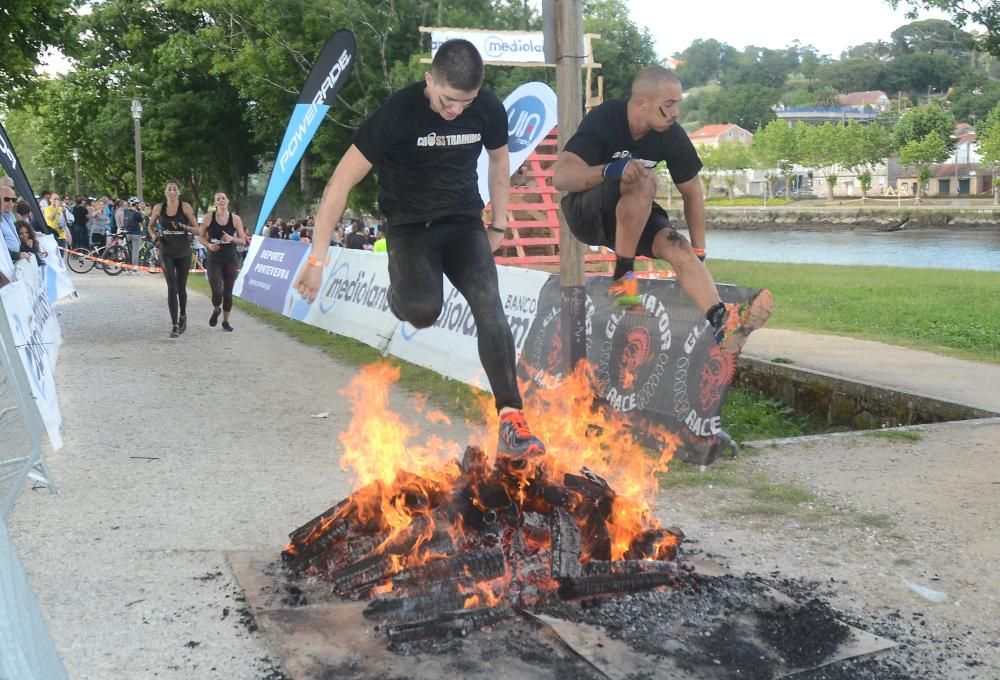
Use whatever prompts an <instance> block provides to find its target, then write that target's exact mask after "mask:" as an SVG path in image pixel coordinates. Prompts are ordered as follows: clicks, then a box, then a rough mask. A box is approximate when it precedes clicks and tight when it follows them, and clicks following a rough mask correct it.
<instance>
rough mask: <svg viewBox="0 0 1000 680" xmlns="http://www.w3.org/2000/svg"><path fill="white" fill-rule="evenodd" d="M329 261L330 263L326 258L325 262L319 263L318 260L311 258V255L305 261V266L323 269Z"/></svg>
mask: <svg viewBox="0 0 1000 680" xmlns="http://www.w3.org/2000/svg"><path fill="white" fill-rule="evenodd" d="M329 261H330V258H326V259H325V260H323V261H322V262H321V261H320V260H317V259H316V258H315V257H313V256H312V255H310V256H309V259H307V260H306V264H307V265H309V266H310V267H325V266H326V263H327V262H329Z"/></svg>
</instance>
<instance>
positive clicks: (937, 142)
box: [899, 130, 950, 201]
mask: <svg viewBox="0 0 1000 680" xmlns="http://www.w3.org/2000/svg"><path fill="white" fill-rule="evenodd" d="M949 153H950V151H949V149H948V144H947V142H946V141H945V137H943V136H942V135H941V134H940V133H939V132H938V131H937V130H932V131H931V132H929V133H928V134H927V135H925V136H924V137H922V138H919V139H911V140H909V141H908V142H906V143H905V144H904V145H903V146H902V148H900V150H899V161H900V162H901V163H903V164H904V165H915V166H917V181H918V182H919V183H920V190H919V192H918V193H917V200H918V201H919V199H920V197H921V196H922V195H923V192H924V185H925V184H927V182H928V181H930V178H931V170H930V166H931V164H933V163H940V162H942V161H944V160H945V159H946V158H948V154H949Z"/></svg>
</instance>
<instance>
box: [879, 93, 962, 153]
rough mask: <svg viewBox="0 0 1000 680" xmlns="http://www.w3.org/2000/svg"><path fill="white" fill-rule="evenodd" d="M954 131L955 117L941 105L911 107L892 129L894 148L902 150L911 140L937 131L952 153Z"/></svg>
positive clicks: (948, 150) (917, 139)
mask: <svg viewBox="0 0 1000 680" xmlns="http://www.w3.org/2000/svg"><path fill="white" fill-rule="evenodd" d="M954 131H955V118H954V117H953V116H952V115H951V114H950V113H948V112H947V111H945V110H944V109H942V108H941V107H940V106H937V105H931V106H924V107H921V108H919V109H911V110H909V111H907V112H906V113H904V114H903V115H902V116H901V117H900V119H899V122H898V123H896V126H895V127H894V128H893V130H892V148H894V149H896V150H899V151H901V150H902V149H903V147H904V146H906V144H908V143H909V142H919V141H922V140H923V139H924V138H925V137H927V136H928V135H929V134H930V133H931V132H937V134H938V136H939V137H940V138H941V139H942V140H944V143H945V150H946V151H947V152H948V153H951V151H952V150H953V149H954V148H955V142H954V140H952V134H953V133H954ZM948 153H946V154H945V155H944V158H947V157H948ZM942 160H943V158H942ZM905 162H906V161H904V163H905ZM928 162H932V163H933V162H936V161H928Z"/></svg>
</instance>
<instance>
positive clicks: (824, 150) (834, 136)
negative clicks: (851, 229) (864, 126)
mask: <svg viewBox="0 0 1000 680" xmlns="http://www.w3.org/2000/svg"><path fill="white" fill-rule="evenodd" d="M842 129H843V128H842V126H840V125H834V124H833V123H823V124H822V125H808V126H804V127H803V128H802V129H801V131H800V134H801V135H802V136H801V138H800V139H799V145H798V148H799V155H800V158H801V159H802V163H803V164H804V165H811V166H812V167H814V168H816V169H817V170H826V171H827V172H826V181H827V184H828V186H829V191H830V198H831V199H832V198H833V189H834V187H835V186H836V185H837V175H836V173H834V172H833V168H834V166H836V165H837V164H839V163H840V162H841V161H842V159H843V157H844V152H843V135H842V133H841V130H842Z"/></svg>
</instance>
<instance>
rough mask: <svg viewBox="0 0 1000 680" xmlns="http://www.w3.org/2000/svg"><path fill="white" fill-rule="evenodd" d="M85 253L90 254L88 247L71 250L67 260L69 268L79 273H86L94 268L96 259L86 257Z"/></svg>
mask: <svg viewBox="0 0 1000 680" xmlns="http://www.w3.org/2000/svg"><path fill="white" fill-rule="evenodd" d="M85 255H90V251H89V250H88V249H86V248H80V249H78V250H71V251H70V253H69V257H68V258H67V260H66V264H68V265H69V268H70V269H72V270H73V271H75V272H76V273H77V274H86V273H87V272H89V271H90V270H91V269H93V268H94V265H95V264H96V262H94V260H88V259H87V258H86V257H84V256H85Z"/></svg>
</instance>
